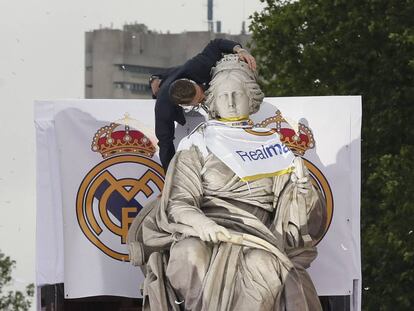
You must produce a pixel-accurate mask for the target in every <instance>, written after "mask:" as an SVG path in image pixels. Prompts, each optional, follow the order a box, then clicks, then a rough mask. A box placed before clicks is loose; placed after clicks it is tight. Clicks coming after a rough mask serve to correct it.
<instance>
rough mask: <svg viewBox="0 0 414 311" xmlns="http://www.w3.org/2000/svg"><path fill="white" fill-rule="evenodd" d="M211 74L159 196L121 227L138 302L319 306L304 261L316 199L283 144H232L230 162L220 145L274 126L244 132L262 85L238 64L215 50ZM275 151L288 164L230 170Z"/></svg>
mask: <svg viewBox="0 0 414 311" xmlns="http://www.w3.org/2000/svg"><path fill="white" fill-rule="evenodd" d="M212 74H213V79H212V81H211V83H210V88H209V91H208V94H207V98H206V103H205V104H206V106H207V108H208V111H209V115H210V118H211V120H210V121H209V122H207V123H205V124H203V125H201V126H200V127H198V128H197V129H196V130H195V131H194V132H193V133H192V134H191V135H189V136H188V137H187V138H185V139H184V140H183V142H182V144H181V145H180V148H179V151H178V152H177V154H176V155H175V157H174V158H173V160H172V162H171V163H170V167H169V169H168V173H167V176H166V179H165V186H164V189H163V192H162V197H161V198H160V199H159V200H157V201H154V202H152V203H151V204H150V205H149V206H147V207H146V208H145V209H144V210H143V211H141V212H140V214H139V215H138V217H137V219H135V221H134V223H133V224H132V226H131V228H130V231H129V246H130V257H131V262H132V263H133V264H135V265H139V266H141V267H142V269H143V271H144V274H145V276H146V278H145V282H144V285H143V297H144V310H152V311H153V310H160V311H161V310H163V311H164V310H206V311H207V310H208V311H220V310H223V311H224V310H249V311H250V310H269V311H270V310H272V311H275V310H283V311H284V310H289V311H291V310H292V311H293V310H294V311H297V310H310V311H313V310H321V306H320V303H319V299H318V296H317V294H316V291H315V288H314V286H313V284H312V281H311V279H310V277H309V275H308V274H307V272H306V270H305V269H306V268H308V267H309V265H310V263H311V262H312V261H313V260H314V259H315V257H316V254H317V253H316V248H315V247H314V246H313V245H314V241H315V240H317V239H318V238H320V236H321V234H322V231H323V227H324V221H325V215H324V211H325V207H324V204H325V203H324V199H323V197H322V196H321V194H320V193H319V192H318V190H317V189H316V188H315V187H313V186H312V184H311V182H310V179H309V177H308V175H309V174H308V171H307V169H306V167H305V166H304V164H303V161H302V159H301V158H300V157H295V156H293V155H290V151H289V150H287V148H286V147H284V149H283V150H284V151H283V152H282V149H280V152H279V153H277V150H276V149H275V148H273V147H272V146H276V145H277V144H274V145H272V146H271V147H272V148H273V149H272V148H270V147H269V148H268V149H267V151H266V149H265V147H264V145H263V144H262V145H261V146H262V147H263V152H262V151H260V150H259V149H258V150H257V151H256V152H253V153H252V152H250V153H248V152H246V153H245V154H243V153H242V151H240V150H237V151H236V152H238V155H240V157H239V158H240V159H238V162H237V163H238V164H237V163H236V162H235V161H236V160H237V159H235V158H237V156H229V155H230V153H226V152H227V151H223V150H224V149H226V148H230V149H231V148H233V147H231V146H233V145H234V146H237V148H239V146H251V145H252V144H253V143H255V141H254V140H256V139H259V138H260V137H262V138H261V139H263V137H264V136H265V135H270V136H269V137H273V136H271V135H273V134H274V131H273V132H272V131H269V130H268V129H262V132H260V133H262V134H260V135H258V136H254V135H253V134H249V133H256V129H255V128H252V125H251V122H249V120H248V118H249V115H250V114H253V113H255V112H257V111H258V110H259V107H260V104H261V102H262V100H263V93H262V92H261V90H260V88H259V86H258V84H257V83H256V77H255V74H254V73H253V72H252V71H251V70H250V69H249V68H248V66H247V65H246V64H244V63H243V62H240V61H239V60H238V59H237V58H234V57H232V56H229V57H225V58H224V59H222V60H221V61H220V62H219V63H218V64H217V66H216V67H215V68H214V69H213V72H212ZM223 133H224V134H223ZM239 134H240V136H238V135H239ZM231 135H233V136H231ZM243 135H244V136H243ZM274 135H277V134H274ZM239 137H244V138H243V139H244V140H243V139H241V138H239ZM239 143H240V144H239ZM260 144H261V143H260ZM229 146H230V147H229ZM234 148H236V147H234ZM240 148H241V147H240ZM180 149H181V150H180ZM230 149H229V150H230ZM272 150H275V152H274V153H272ZM259 151H260V152H259ZM243 152H244V151H243ZM221 153H223V154H224V156H222V154H221ZM260 154H261V155H262V157H261V156H260ZM276 155H278V156H281V155H283V156H284V157H285V160H286V161H287V160H289V159H290V160H289V161H290V162H289V163H290V166H289V167H288V168H287V169H282V170H278V171H277V172H276V173H275V172H273V171H272V168H271V167H269V165H265V166H263V169H264V170H265V171H266V170H268V172H267V171H266V173H263V172H261V173H260V174H253V175H251V174H250V175H249V174H247V175H249V176H247V177H242V178H241V177H240V176H245V175H242V174H243V169H244V168H243V167H242V166H243V165H244V164H246V165H247V164H249V163H250V162H252V163H253V161H254V160H255V159H256V158H257V159H259V158H260V159H262V158H263V160H266V161H277V160H276ZM271 156H272V157H273V156H274V158H271ZM289 156H291V158H289ZM249 159H250V162H249ZM233 162H234V163H233ZM248 162H249V163H248ZM235 163H236V164H235ZM240 163H241V164H240ZM267 163H269V162H267ZM237 165H239V166H240V165H241V173H238V174H239V175H238V174H236V173H235V171H237V170H238V169H240V167H239V168H238V169H236V166H237ZM233 166H234V167H235V169H233ZM251 167H252V169H253V170H256V169H257V167H258V165H256V164H255V163H254V165H253V164H252V166H251Z"/></svg>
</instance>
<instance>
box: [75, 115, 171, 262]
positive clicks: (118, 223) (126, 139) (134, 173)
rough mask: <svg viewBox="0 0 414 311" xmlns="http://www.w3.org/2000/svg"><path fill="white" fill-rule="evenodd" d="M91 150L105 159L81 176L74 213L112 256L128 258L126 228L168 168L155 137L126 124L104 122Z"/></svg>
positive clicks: (91, 237) (92, 239)
mask: <svg viewBox="0 0 414 311" xmlns="http://www.w3.org/2000/svg"><path fill="white" fill-rule="evenodd" d="M92 151H94V152H98V153H100V154H101V155H102V157H103V159H104V160H103V161H102V162H100V163H99V164H97V165H96V166H95V167H93V168H92V169H91V170H90V171H89V173H88V174H87V175H86V176H85V178H84V179H83V180H82V182H81V184H80V186H79V189H78V193H77V199H76V216H77V219H78V223H79V226H80V228H81V230H82V232H83V233H84V235H85V236H86V237H87V238H88V240H89V241H90V242H91V243H92V244H93V245H95V246H96V247H97V248H98V249H100V250H101V251H102V252H103V253H105V254H106V255H108V256H109V257H111V258H113V259H116V260H120V261H128V260H129V257H128V251H127V248H126V247H125V244H126V242H127V233H128V229H129V227H130V225H131V223H132V221H133V220H134V218H135V216H136V215H137V214H138V213H139V211H140V210H141V209H142V208H143V206H144V205H145V204H146V202H148V201H150V200H152V199H154V198H156V196H157V195H158V194H159V193H160V192H161V190H162V187H163V185H164V170H163V168H162V166H161V165H160V164H158V163H157V162H156V161H155V160H154V159H153V156H154V154H155V151H156V149H155V146H154V143H153V142H152V141H151V140H150V139H149V138H148V137H147V136H146V135H144V134H143V133H142V132H141V131H139V130H136V129H131V128H130V127H129V126H128V125H127V124H126V125H121V124H119V123H111V124H110V125H108V126H104V127H102V128H100V129H99V130H98V131H97V132H96V134H95V136H94V137H93V141H92Z"/></svg>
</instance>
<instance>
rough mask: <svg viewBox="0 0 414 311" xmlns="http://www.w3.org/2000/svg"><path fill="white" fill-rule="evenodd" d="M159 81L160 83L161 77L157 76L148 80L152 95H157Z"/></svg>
mask: <svg viewBox="0 0 414 311" xmlns="http://www.w3.org/2000/svg"><path fill="white" fill-rule="evenodd" d="M160 83H161V79H159V78H155V79H153V80H151V82H150V85H151V92H152V95H154V96H155V97H156V96H157V94H158V91H159V90H160Z"/></svg>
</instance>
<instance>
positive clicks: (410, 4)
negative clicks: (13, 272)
mask: <svg viewBox="0 0 414 311" xmlns="http://www.w3.org/2000/svg"><path fill="white" fill-rule="evenodd" d="M262 2H265V3H266V7H265V9H264V10H263V11H262V12H261V13H255V14H254V15H253V16H252V19H253V21H252V25H251V27H250V28H251V31H252V32H253V41H254V42H255V48H254V49H253V53H254V55H255V56H256V58H257V61H258V64H259V66H260V68H259V74H260V76H261V77H262V79H263V81H262V84H263V88H264V91H265V94H266V95H267V96H301V95H362V99H363V126H362V204H361V207H362V208H361V221H362V224H361V225H362V272H363V288H364V291H363V308H364V310H411V309H413V308H414V295H413V294H412V284H413V281H414V232H413V230H414V187H413V185H414V178H413V174H412V172H414V144H413V142H414V140H413V137H414V130H413V129H414V126H413V125H412V123H413V122H412V121H413V120H414V118H413V116H414V18H413V16H414V1H412V0H406V1H403V0H299V1H276V0H267V1H264V0H262Z"/></svg>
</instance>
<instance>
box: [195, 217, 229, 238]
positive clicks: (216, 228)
mask: <svg viewBox="0 0 414 311" xmlns="http://www.w3.org/2000/svg"><path fill="white" fill-rule="evenodd" d="M193 228H194V230H195V231H196V232H197V233H198V236H199V237H200V239H201V240H203V241H205V242H213V243H217V242H218V241H219V240H218V233H221V234H222V235H224V236H225V237H226V238H228V239H231V235H230V233H229V231H228V230H227V229H226V228H224V227H223V226H220V225H218V224H216V223H215V222H214V221H212V220H209V221H207V222H205V223H204V224H202V225H198V226H197V225H193Z"/></svg>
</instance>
